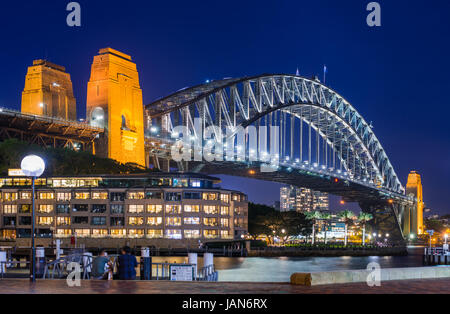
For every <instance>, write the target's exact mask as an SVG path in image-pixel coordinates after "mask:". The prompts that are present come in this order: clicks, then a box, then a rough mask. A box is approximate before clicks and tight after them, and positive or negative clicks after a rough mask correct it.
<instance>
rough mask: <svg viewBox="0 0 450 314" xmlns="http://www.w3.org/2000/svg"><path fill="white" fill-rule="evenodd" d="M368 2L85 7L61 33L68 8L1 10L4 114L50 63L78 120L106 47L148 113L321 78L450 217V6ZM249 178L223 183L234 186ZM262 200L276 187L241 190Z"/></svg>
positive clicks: (41, 4) (5, 5) (0, 101)
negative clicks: (259, 81)
mask: <svg viewBox="0 0 450 314" xmlns="http://www.w3.org/2000/svg"><path fill="white" fill-rule="evenodd" d="M369 2H370V1H368V0H364V1H363V0H353V1H352V0H341V1H336V0H329V1H325V0H315V1H302V0H293V1H280V0H277V1H263V0H257V1H249V0H239V1H233V0H228V1H152V0H149V1H137V0H128V1H113V0H109V1H105V0H89V1H79V3H80V4H81V8H82V27H81V28H70V27H68V26H66V23H65V20H66V16H67V12H66V11H65V6H66V5H67V3H69V1H65V0H57V1H50V0H47V1H33V0H32V1H14V2H13V1H2V2H1V4H0V42H1V49H0V60H2V64H1V67H0V69H1V73H0V74H1V75H0V106H7V107H11V108H16V109H19V108H20V93H21V90H22V89H23V85H24V78H25V74H26V69H27V66H29V65H30V64H31V63H32V60H33V59H37V58H44V57H47V58H48V59H49V60H50V61H53V62H55V63H58V64H61V65H64V66H66V68H67V71H68V72H70V74H71V75H72V81H73V86H74V91H75V96H76V98H77V103H78V114H79V117H83V116H84V111H85V100H86V86H87V82H88V80H89V74H90V66H91V62H92V58H93V56H94V55H95V54H96V53H97V51H98V50H99V49H100V48H103V47H106V46H111V47H113V48H116V49H118V50H121V51H124V52H126V53H128V54H131V55H132V56H133V59H134V60H135V62H136V63H137V65H138V69H139V72H140V78H141V86H142V89H143V94H144V103H149V102H151V101H152V100H154V99H156V98H159V97H161V96H164V95H167V94H169V93H171V92H173V91H176V90H178V89H180V88H183V87H186V86H190V85H193V84H198V83H201V82H204V81H205V80H206V79H221V78H224V77H239V76H247V75H255V74H260V73H270V72H273V73H295V70H296V68H297V67H299V69H300V72H301V74H302V75H305V76H311V75H313V74H319V73H320V72H321V70H322V67H323V64H326V65H327V67H328V70H329V72H328V75H327V83H328V85H330V86H331V87H333V88H334V89H336V90H337V91H339V93H341V94H342V95H343V96H344V97H346V98H347V99H348V100H349V101H350V102H351V103H352V104H353V105H354V106H355V107H356V108H357V109H358V110H359V112H360V113H361V114H362V115H363V116H364V117H365V118H366V120H368V121H373V125H374V127H375V129H374V130H375V133H376V134H377V136H378V138H379V139H380V141H381V142H382V144H383V146H384V148H385V150H386V151H387V153H388V155H389V157H390V159H391V162H392V164H393V165H394V167H395V169H396V171H397V174H398V175H399V177H400V178H401V180H402V182H403V183H404V184H406V178H407V175H408V173H409V171H410V170H417V171H419V172H420V174H421V175H422V180H423V183H424V193H425V201H426V204H427V206H429V207H431V208H432V209H433V210H434V211H439V212H441V213H450V205H449V204H450V193H449V192H450V190H449V187H450V185H449V179H450V164H449V159H450V158H449V156H450V145H449V144H450V132H449V130H450V126H449V123H447V120H448V116H449V114H450V101H449V96H448V95H449V89H450V86H449V85H450V84H449V83H450V78H449V75H450V59H449V56H450V43H449V30H450V18H449V15H450V2H449V1H447V0H433V1H425V0H420V1H411V0H409V1H406V0H396V1H379V3H380V4H381V8H382V26H381V27H379V28H370V27H368V26H367V24H366V16H367V14H368V12H366V10H365V8H366V5H367V3H369ZM242 182H243V181H242V179H234V178H232V179H230V178H226V180H225V182H224V184H223V185H224V186H227V187H232V188H238V187H240V186H241V184H242ZM244 182H245V185H244V191H245V192H247V193H248V194H249V196H250V199H251V200H253V201H257V202H265V203H272V202H273V201H274V200H276V199H278V197H279V196H278V195H279V191H278V190H277V188H278V185H275V184H272V183H258V182H256V183H253V182H251V184H249V183H250V182H248V181H244Z"/></svg>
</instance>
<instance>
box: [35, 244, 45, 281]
mask: <svg viewBox="0 0 450 314" xmlns="http://www.w3.org/2000/svg"><path fill="white" fill-rule="evenodd" d="M44 269H45V248H43V247H37V248H36V278H42V276H43V275H44Z"/></svg>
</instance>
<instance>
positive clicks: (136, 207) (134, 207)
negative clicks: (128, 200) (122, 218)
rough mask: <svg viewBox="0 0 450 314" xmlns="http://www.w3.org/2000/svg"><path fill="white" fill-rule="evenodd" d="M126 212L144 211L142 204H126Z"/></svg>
mask: <svg viewBox="0 0 450 314" xmlns="http://www.w3.org/2000/svg"><path fill="white" fill-rule="evenodd" d="M128 212H129V213H132V214H140V213H143V212H144V205H128Z"/></svg>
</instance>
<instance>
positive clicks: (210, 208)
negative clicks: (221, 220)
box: [203, 205, 217, 215]
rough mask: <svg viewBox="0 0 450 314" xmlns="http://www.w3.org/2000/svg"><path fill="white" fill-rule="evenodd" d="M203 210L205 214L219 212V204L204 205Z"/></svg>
mask: <svg viewBox="0 0 450 314" xmlns="http://www.w3.org/2000/svg"><path fill="white" fill-rule="evenodd" d="M203 211H204V212H205V214H210V215H211V214H217V206H213V205H205V206H203Z"/></svg>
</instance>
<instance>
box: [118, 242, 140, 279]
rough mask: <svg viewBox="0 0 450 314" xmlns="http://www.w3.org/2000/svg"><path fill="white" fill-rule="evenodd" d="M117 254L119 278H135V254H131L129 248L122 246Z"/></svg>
mask: <svg viewBox="0 0 450 314" xmlns="http://www.w3.org/2000/svg"><path fill="white" fill-rule="evenodd" d="M121 253H122V255H120V256H119V259H118V261H117V263H118V277H119V280H135V279H136V267H137V266H138V264H137V260H136V256H134V255H132V254H131V248H130V247H129V246H124V247H123V248H122V251H121Z"/></svg>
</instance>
